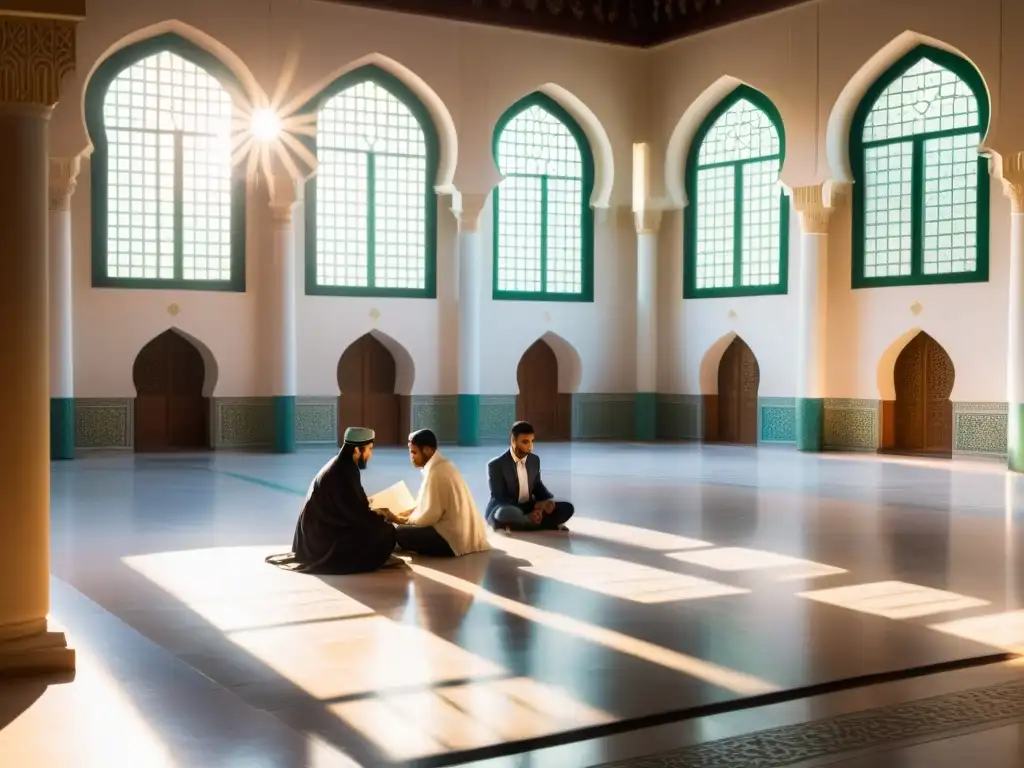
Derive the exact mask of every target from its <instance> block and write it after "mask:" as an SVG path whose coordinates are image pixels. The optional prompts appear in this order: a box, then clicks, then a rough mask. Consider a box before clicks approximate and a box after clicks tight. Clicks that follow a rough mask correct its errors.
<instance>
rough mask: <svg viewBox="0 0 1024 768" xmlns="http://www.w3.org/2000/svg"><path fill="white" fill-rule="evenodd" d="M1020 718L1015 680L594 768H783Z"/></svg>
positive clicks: (1023, 694)
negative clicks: (752, 767) (709, 767)
mask: <svg viewBox="0 0 1024 768" xmlns="http://www.w3.org/2000/svg"><path fill="white" fill-rule="evenodd" d="M1021 717H1024V682H1021V681H1017V680H1015V681H1013V682H1009V683H1001V684H998V685H993V686H989V687H986V688H976V689H974V690H968V691H956V692H955V693H948V694H944V695H941V696H933V697H931V698H927V699H920V700H918V701H912V702H909V703H906V704H895V705H892V706H888V707H882V708H881V709H874V710H868V711H865V712H853V713H850V714H846V715H839V716H838V717H833V718H831V719H828V720H818V721H815V722H811V723H801V724H799V725H786V726H781V727H779V728H772V729H769V730H766V731H760V732H757V733H750V734H746V735H744V736H735V737H733V738H729V739H722V740H720V741H713V742H710V743H707V744H699V745H696V746H692V747H684V748H682V749H677V750H673V751H671V752H666V753H663V754H660V755H651V756H649V757H641V758H634V759H630V760H621V761H617V762H614V763H605V764H604V765H602V766H600V767H599V768H707V767H708V766H714V768H750V767H751V766H755V765H756V766H758V768H782V767H783V766H787V765H795V764H797V763H800V764H803V763H806V762H810V761H812V760H814V761H817V760H820V759H822V758H825V757H835V756H839V755H844V754H847V753H852V752H860V751H862V750H868V749H879V748H882V747H887V746H890V745H895V744H898V743H905V742H910V743H914V742H920V741H924V740H928V739H934V738H936V737H937V736H941V735H942V734H945V733H950V734H951V733H952V732H953V731H963V730H967V729H972V730H973V729H976V727H977V726H980V725H985V724H988V723H995V722H1000V721H1009V720H1015V719H1019V718H1021ZM816 764H817V763H816Z"/></svg>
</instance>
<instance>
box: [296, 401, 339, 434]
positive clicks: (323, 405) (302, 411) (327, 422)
mask: <svg viewBox="0 0 1024 768" xmlns="http://www.w3.org/2000/svg"><path fill="white" fill-rule="evenodd" d="M295 442H296V444H298V445H334V446H336V445H337V444H338V396H337V395H334V396H331V395H324V396H311V395H305V396H302V395H300V396H299V397H296V398H295Z"/></svg>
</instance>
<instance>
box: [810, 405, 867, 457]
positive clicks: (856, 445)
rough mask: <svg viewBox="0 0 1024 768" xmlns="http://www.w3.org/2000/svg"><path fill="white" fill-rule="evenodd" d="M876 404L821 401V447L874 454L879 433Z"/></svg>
mask: <svg viewBox="0 0 1024 768" xmlns="http://www.w3.org/2000/svg"><path fill="white" fill-rule="evenodd" d="M881 419H882V408H881V403H880V401H878V400H858V399H849V398H825V429H824V433H825V434H824V436H823V439H822V443H823V447H824V448H825V449H826V450H828V449H832V450H840V451H877V450H878V446H879V437H880V435H881V431H882V425H881Z"/></svg>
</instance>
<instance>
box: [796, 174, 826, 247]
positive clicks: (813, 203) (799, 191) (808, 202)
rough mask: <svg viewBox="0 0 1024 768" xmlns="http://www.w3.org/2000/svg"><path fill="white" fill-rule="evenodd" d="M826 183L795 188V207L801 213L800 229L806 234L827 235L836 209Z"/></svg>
mask: <svg viewBox="0 0 1024 768" xmlns="http://www.w3.org/2000/svg"><path fill="white" fill-rule="evenodd" d="M830 198H831V195H830V194H829V192H828V190H827V189H826V185H825V184H812V185H811V186H807V187H795V188H794V189H793V208H795V209H796V212H797V213H799V214H800V230H801V231H802V232H803V233H804V234H805V235H827V234H828V227H829V223H830V222H831V220H832V211H834V210H835V207H834V206H833V202H834V201H833V200H831V199H830Z"/></svg>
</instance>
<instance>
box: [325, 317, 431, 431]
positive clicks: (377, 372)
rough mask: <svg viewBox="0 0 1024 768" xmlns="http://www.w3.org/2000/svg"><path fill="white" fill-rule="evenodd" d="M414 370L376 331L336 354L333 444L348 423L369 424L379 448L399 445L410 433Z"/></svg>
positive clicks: (404, 352) (390, 341) (398, 346)
mask: <svg viewBox="0 0 1024 768" xmlns="http://www.w3.org/2000/svg"><path fill="white" fill-rule="evenodd" d="M414 376H415V371H414V368H413V362H412V357H411V355H409V352H408V351H407V350H406V349H405V347H403V346H402V345H401V344H399V343H398V342H397V341H395V340H394V339H393V338H391V337H390V336H388V335H386V334H384V333H381V332H380V331H377V330H376V329H375V330H373V331H370V332H369V333H365V334H363V335H362V336H360V337H359V338H358V339H356V340H354V341H353V342H352V343H351V344H349V345H348V346H347V347H346V348H345V350H344V351H343V352H342V354H341V357H339V358H338V369H337V377H338V391H339V395H338V442H339V444H340V443H341V440H342V438H343V436H344V433H345V430H346V429H347V428H348V427H353V426H359V427H369V428H370V429H372V430H374V432H376V434H377V438H376V443H377V445H381V446H390V445H404V444H405V441H406V438H407V436H408V434H409V431H410V424H411V407H410V406H411V403H410V393H411V391H412V384H413V379H414Z"/></svg>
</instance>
